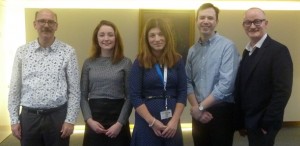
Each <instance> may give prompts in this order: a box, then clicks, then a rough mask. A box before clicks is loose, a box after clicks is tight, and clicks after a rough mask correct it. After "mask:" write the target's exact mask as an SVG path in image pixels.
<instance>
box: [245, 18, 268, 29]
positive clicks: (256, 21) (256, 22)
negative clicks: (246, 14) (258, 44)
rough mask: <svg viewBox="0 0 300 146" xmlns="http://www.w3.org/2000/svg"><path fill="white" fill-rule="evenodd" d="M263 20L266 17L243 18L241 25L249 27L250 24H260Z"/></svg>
mask: <svg viewBox="0 0 300 146" xmlns="http://www.w3.org/2000/svg"><path fill="white" fill-rule="evenodd" d="M264 21H267V20H266V19H254V20H253V21H250V20H245V21H243V26H245V27H250V26H251V25H252V24H254V26H260V25H261V24H262V22H264Z"/></svg>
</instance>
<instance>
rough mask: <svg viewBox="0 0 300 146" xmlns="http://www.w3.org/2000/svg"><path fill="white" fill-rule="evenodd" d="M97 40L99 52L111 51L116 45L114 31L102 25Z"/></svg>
mask: <svg viewBox="0 0 300 146" xmlns="http://www.w3.org/2000/svg"><path fill="white" fill-rule="evenodd" d="M97 38H98V44H99V46H100V48H101V52H104V51H105V52H106V51H109V52H112V51H113V49H114V47H115V43H116V37H115V31H114V29H113V28H112V27H111V26H108V25H102V26H101V27H100V29H99V31H98V34H97Z"/></svg>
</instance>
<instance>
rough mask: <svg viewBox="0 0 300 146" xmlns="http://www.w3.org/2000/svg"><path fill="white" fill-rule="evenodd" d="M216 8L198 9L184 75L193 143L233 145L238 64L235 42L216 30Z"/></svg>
mask: <svg viewBox="0 0 300 146" xmlns="http://www.w3.org/2000/svg"><path fill="white" fill-rule="evenodd" d="M218 15H219V9H218V8H217V7H215V6H214V5H213V4H211V3H205V4H203V5H201V6H200V7H199V9H198V10H197V17H196V25H197V27H198V30H199V34H200V38H199V40H198V42H196V43H195V44H194V45H193V46H192V47H191V48H190V49H189V52H188V57H187V61H186V74H187V80H188V90H187V91H188V100H189V102H190V104H191V115H192V124H193V130H192V135H193V140H194V145H195V146H232V143H233V134H234V126H233V122H234V119H233V116H234V115H233V111H234V97H233V90H234V82H235V77H236V72H237V69H238V65H239V54H238V51H237V49H236V47H235V44H234V43H233V42H232V41H231V40H229V39H227V38H226V37H224V36H221V35H220V34H219V33H217V32H216V31H215V28H216V26H217V24H218Z"/></svg>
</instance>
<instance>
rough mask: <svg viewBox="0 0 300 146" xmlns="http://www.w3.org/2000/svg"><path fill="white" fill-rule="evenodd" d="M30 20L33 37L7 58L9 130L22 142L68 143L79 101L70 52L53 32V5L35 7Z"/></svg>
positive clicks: (31, 145)
mask: <svg viewBox="0 0 300 146" xmlns="http://www.w3.org/2000/svg"><path fill="white" fill-rule="evenodd" d="M33 25H34V28H35V29H36V31H37V33H38V38H37V40H34V41H32V42H29V43H28V44H25V45H23V46H21V47H20V48H18V50H17V52H16V55H15V60H14V64H13V71H12V76H11V83H10V91H9V98H8V110H9V113H10V118H11V130H12V134H13V135H14V136H15V137H16V138H18V139H19V140H20V141H21V145H22V146H42V145H47V146H68V145H69V139H70V135H71V134H72V133H73V129H74V124H75V120H76V118H77V116H78V111H79V105H80V103H79V101H80V87H79V85H80V84H79V70H78V62H77V57H76V53H75V50H74V48H72V47H71V46H69V45H68V44H66V43H64V42H61V41H59V40H58V39H57V38H56V37H55V36H54V34H55V31H56V30H57V27H58V23H57V15H56V14H55V13H54V12H53V11H51V10H49V9H41V10H39V11H37V12H36V14H35V20H34V22H33ZM20 106H22V112H21V114H20V115H19V110H20Z"/></svg>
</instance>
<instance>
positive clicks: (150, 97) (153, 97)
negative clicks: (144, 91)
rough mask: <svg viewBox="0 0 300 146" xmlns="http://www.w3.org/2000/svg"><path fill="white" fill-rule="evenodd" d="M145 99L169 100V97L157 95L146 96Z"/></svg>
mask: <svg viewBox="0 0 300 146" xmlns="http://www.w3.org/2000/svg"><path fill="white" fill-rule="evenodd" d="M145 98H146V99H165V98H171V96H169V95H166V96H163V95H159V96H146V97H145Z"/></svg>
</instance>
